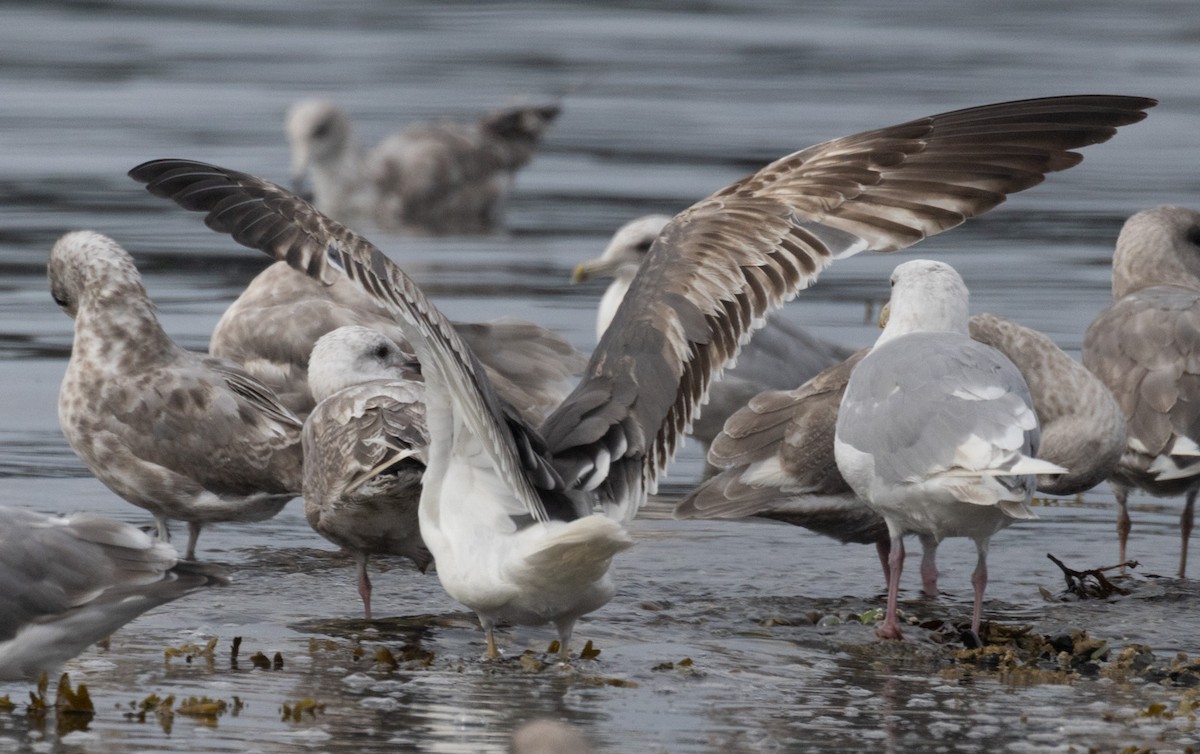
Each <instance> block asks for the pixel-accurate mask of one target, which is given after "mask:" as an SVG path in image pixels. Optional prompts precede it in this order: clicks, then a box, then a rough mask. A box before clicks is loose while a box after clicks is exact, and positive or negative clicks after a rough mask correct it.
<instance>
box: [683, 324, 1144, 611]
mask: <svg viewBox="0 0 1200 754" xmlns="http://www.w3.org/2000/svg"><path fill="white" fill-rule="evenodd" d="M970 335H971V337H972V338H973V339H974V340H977V341H979V342H981V343H986V344H987V345H990V346H992V347H993V348H995V349H997V350H998V351H1000V352H1002V353H1003V354H1004V355H1005V356H1007V357H1008V358H1009V359H1010V360H1011V361H1012V362H1013V363H1014V364H1015V365H1016V366H1017V368H1018V369H1019V370H1020V371H1021V375H1022V376H1023V377H1024V378H1025V381H1026V383H1027V384H1028V386H1029V392H1030V394H1031V395H1032V397H1033V404H1034V410H1035V412H1036V414H1037V417H1038V423H1039V425H1040V427H1041V444H1040V446H1039V448H1038V457H1039V458H1041V459H1043V460H1046V461H1050V462H1051V463H1054V464H1056V465H1058V466H1063V467H1065V468H1066V469H1067V470H1066V472H1065V473H1062V474H1047V475H1042V476H1039V477H1038V490H1039V491H1041V492H1046V493H1050V494H1056V495H1073V494H1076V493H1079V492H1082V491H1084V490H1087V489H1090V488H1092V487H1093V486H1095V485H1096V484H1098V483H1099V482H1100V481H1102V480H1103V479H1105V478H1107V477H1108V476H1109V474H1111V473H1112V470H1113V468H1114V467H1115V466H1116V463H1117V461H1118V459H1119V458H1120V455H1121V451H1122V449H1123V448H1124V446H1125V422H1124V419H1123V418H1122V416H1121V409H1120V407H1119V406H1118V405H1117V403H1116V400H1115V399H1114V398H1113V396H1112V394H1111V393H1110V392H1109V390H1108V388H1106V387H1105V386H1104V384H1103V383H1101V382H1100V381H1099V380H1098V379H1097V378H1096V377H1095V376H1094V375H1092V373H1091V372H1089V371H1088V370H1087V369H1085V368H1084V367H1083V366H1082V365H1081V364H1080V363H1079V362H1077V361H1075V360H1074V359H1072V358H1071V357H1070V356H1068V355H1067V354H1066V353H1064V352H1063V351H1062V350H1061V349H1060V348H1058V346H1056V345H1055V344H1054V342H1053V341H1052V340H1050V339H1049V338H1047V337H1046V336H1045V335H1043V334H1041V333H1039V332H1037V331H1036V330H1032V329H1030V328H1028V327H1024V326H1022V325H1019V324H1017V323H1016V322H1013V321H1012V320H1009V319H1006V318H1004V317H999V316H996V315H994V314H976V315H974V316H973V317H971V319H970ZM868 350H869V349H864V350H862V351H859V352H858V353H856V354H854V356H852V357H851V358H850V359H847V360H846V361H844V362H842V363H841V364H839V365H837V366H834V367H830V368H829V369H826V370H825V371H823V372H821V373H820V374H819V375H817V376H816V377H814V378H813V379H811V380H809V381H808V382H806V383H805V384H803V385H801V386H800V387H798V388H796V389H795V390H787V391H783V390H773V391H767V392H764V393H760V394H759V395H757V396H755V397H754V399H753V400H751V401H750V402H749V404H748V405H747V406H746V407H745V408H743V409H741V410H740V411H738V412H737V413H735V414H734V415H733V416H732V417H731V418H730V419H729V420H728V421H727V422H726V423H725V428H724V430H723V431H722V432H721V434H719V435H718V436H717V438H716V440H715V441H714V442H713V444H712V447H711V448H710V449H709V452H708V462H709V463H710V464H712V465H713V466H714V467H716V468H719V469H721V470H722V471H721V472H720V473H719V474H717V475H716V476H714V477H713V478H712V479H709V480H708V481H706V482H705V483H704V484H701V485H700V486H698V487H697V488H696V489H695V490H693V491H692V492H691V493H689V494H688V495H687V497H685V498H684V499H683V500H682V501H680V503H679V504H678V505H677V506H676V508H675V516H676V518H710V519H711V518H724V519H729V518H744V517H747V516H759V517H762V518H769V519H774V520H778V521H784V522H787V523H790V524H794V525H796V526H803V527H805V528H808V529H810V530H812V531H815V532H818V533H820V534H824V535H826V536H829V537H833V538H835V539H837V540H839V541H841V542H843V543H845V542H855V543H861V544H872V543H873V544H875V546H876V548H877V550H878V552H879V556H880V560H881V562H882V563H883V571H884V579H885V580H886V579H887V576H888V567H887V554H888V551H889V547H890V545H889V537H888V533H887V526H886V524H885V523H884V521H883V518H882V517H881V516H880V515H879V514H877V513H875V512H874V511H873V510H872V509H871V508H870V507H869V506H868V505H867V504H866V503H864V502H863V501H862V500H861V499H860V498H859V497H858V496H857V495H855V494H854V491H853V490H851V489H850V486H849V485H848V484H847V483H846V480H845V479H844V478H843V477H842V475H841V474H840V473H839V472H838V470H837V463H836V461H835V459H834V451H833V436H834V428H835V425H836V423H837V414H838V409H839V407H840V405H841V402H842V395H843V393H844V392H845V389H846V383H847V381H848V380H849V378H850V373H851V371H852V370H853V368H854V367H855V366H856V365H857V364H858V362H859V361H861V360H862V357H863V356H865V355H866V354H867V352H868ZM921 541H922V547H923V549H924V557H923V558H922V560H921V583H922V591H924V592H925V593H926V594H928V595H935V594H937V568H936V563H935V552H936V548H937V541H936V540H935V539H934V538H933V537H932V536H929V535H922V536H921Z"/></svg>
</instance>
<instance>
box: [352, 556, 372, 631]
mask: <svg viewBox="0 0 1200 754" xmlns="http://www.w3.org/2000/svg"><path fill="white" fill-rule="evenodd" d="M354 559H355V560H356V561H358V596H359V597H362V603H363V615H364V616H365V617H366V620H367V622H368V623H370V622H371V577H370V576H368V575H367V556H366V555H359V556H356V557H355V558H354Z"/></svg>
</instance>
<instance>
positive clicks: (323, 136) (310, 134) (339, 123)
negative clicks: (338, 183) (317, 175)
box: [284, 99, 352, 187]
mask: <svg viewBox="0 0 1200 754" xmlns="http://www.w3.org/2000/svg"><path fill="white" fill-rule="evenodd" d="M284 133H285V134H286V135H287V140H288V144H289V145H290V146H291V149H292V167H291V171H292V182H293V184H295V185H296V186H298V187H299V186H301V185H302V184H303V182H304V179H305V177H306V176H307V175H308V171H309V169H310V168H311V167H312V165H314V164H317V165H327V164H337V163H338V162H339V161H340V160H341V159H342V158H343V155H345V154H346V153H347V152H348V151H349V150H350V149H351V148H352V142H351V133H350V121H349V120H348V119H347V118H346V114H345V113H344V112H343V111H342V109H341V108H340V107H338V106H337V105H335V104H333V103H332V102H329V101H328V100H322V99H303V100H300V101H299V102H296V103H295V104H293V105H292V106H291V107H290V108H288V111H287V115H286V116H285V118H284Z"/></svg>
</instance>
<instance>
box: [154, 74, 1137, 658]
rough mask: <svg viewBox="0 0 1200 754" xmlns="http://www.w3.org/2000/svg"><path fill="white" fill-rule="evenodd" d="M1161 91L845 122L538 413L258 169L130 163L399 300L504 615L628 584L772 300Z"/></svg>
mask: <svg viewBox="0 0 1200 754" xmlns="http://www.w3.org/2000/svg"><path fill="white" fill-rule="evenodd" d="M1152 104H1154V103H1153V101H1152V100H1148V99H1143V98H1131V97H1116V96H1111V97H1110V96H1081V97H1064V98H1050V99H1042V100H1028V101H1023V102H1016V103H1003V104H998V105H988V106H984V107H979V108H972V109H969V110H962V111H957V112H954V113H947V114H943V115H935V116H931V117H928V118H922V119H919V120H915V121H910V122H907V123H903V124H900V125H897V126H892V127H889V128H884V129H880V130H877V131H869V132H866V133H863V134H858V135H855V136H850V137H845V138H841V139H835V140H833V141H830V142H826V143H824V144H820V145H817V146H815V147H811V148H809V149H807V150H804V151H801V152H797V153H795V154H793V155H790V156H788V157H784V158H783V159H781V160H778V161H776V162H774V163H771V164H770V165H768V166H767V167H765V168H763V169H762V170H760V171H759V172H757V173H755V174H753V175H751V176H749V177H748V178H746V179H744V180H742V181H739V182H737V183H735V184H733V185H732V186H730V187H728V188H726V189H723V190H722V191H720V192H718V193H717V194H714V195H713V196H712V197H709V198H708V199H704V200H702V201H700V202H698V203H697V204H695V205H693V206H692V207H691V208H689V209H687V210H685V211H684V212H682V213H681V214H679V215H678V216H676V218H675V219H674V220H672V221H671V223H670V224H669V225H668V226H667V228H666V229H664V230H663V232H662V234H660V235H659V237H658V239H657V240H656V241H655V242H654V245H653V247H652V248H651V250H650V255H649V257H648V258H647V260H646V261H645V263H643V265H642V268H641V270H640V271H639V272H638V276H637V278H636V279H635V280H634V283H633V285H632V286H631V288H630V290H629V293H628V295H627V296H626V297H625V300H624V301H623V302H622V303H621V306H620V308H619V309H618V311H617V314H616V317H615V318H614V320H613V324H612V326H611V327H609V329H608V330H607V331H606V332H605V334H604V337H602V338H601V339H600V343H599V344H598V345H597V347H596V350H595V351H594V352H593V353H592V357H591V360H590V362H589V364H588V368H587V370H586V371H585V374H584V377H583V380H582V381H581V382H580V384H579V385H578V386H577V387H576V388H575V390H574V391H573V392H572V393H571V395H569V396H568V397H567V399H566V400H565V401H564V402H563V404H562V405H561V406H560V407H559V408H558V409H557V410H556V411H554V413H552V414H551V415H550V416H549V417H548V418H547V419H546V421H545V422H544V423H543V424H542V426H541V428H540V430H535V429H533V428H531V427H529V426H528V425H526V424H524V423H522V422H520V421H519V420H518V419H517V418H516V417H514V416H512V415H510V414H507V413H506V412H504V411H503V410H502V408H501V406H500V402H499V401H498V399H497V398H496V395H495V392H494V390H493V389H492V387H491V384H490V382H489V380H488V379H487V378H486V376H485V375H483V373H482V370H481V369H480V368H479V366H478V361H477V360H476V358H475V357H474V355H473V354H472V353H471V352H470V350H469V349H468V348H467V347H466V346H464V345H463V343H462V341H461V339H460V338H459V337H458V336H457V334H456V333H455V331H454V329H453V328H452V327H451V326H450V324H449V322H447V321H446V320H445V318H444V317H443V316H442V315H441V314H440V313H439V312H438V311H437V309H436V308H435V307H434V306H433V305H432V304H431V303H430V302H429V301H428V299H426V297H425V296H424V294H423V293H422V292H421V291H420V289H419V288H418V287H417V286H416V285H415V284H414V283H413V282H412V280H410V279H409V278H408V277H407V276H405V275H404V273H403V272H402V271H401V270H400V269H399V268H398V267H396V266H395V265H394V264H393V263H392V262H391V261H390V260H388V258H387V257H386V256H385V255H384V254H383V253H382V252H380V251H379V250H378V249H376V248H374V247H373V246H372V245H371V244H370V243H369V242H368V241H366V240H365V239H363V238H362V237H361V236H359V235H357V234H355V233H354V232H353V231H350V230H348V229H346V228H345V227H343V226H341V225H340V224H338V223H336V222H332V221H330V220H329V219H328V218H325V217H324V216H322V215H321V214H319V213H317V212H316V211H314V210H313V209H312V208H311V207H309V205H308V204H307V203H306V202H304V201H303V200H301V199H299V198H298V197H295V196H292V195H290V194H289V193H288V192H286V191H284V190H283V189H280V188H279V187H277V186H275V185H273V184H270V183H268V182H266V181H263V180H261V179H258V178H255V177H253V176H250V175H247V174H244V173H239V172H236V171H232V170H226V169H223V168H217V167H213V166H211V165H204V164H203V163H197V162H193V161H189V160H176V159H168V160H155V161H152V162H148V163H145V164H143V165H140V166H138V167H136V168H134V169H133V170H132V171H130V175H131V176H132V177H133V178H134V179H136V180H139V181H142V182H144V183H146V184H147V188H148V189H149V190H150V191H151V192H152V193H154V194H156V195H159V196H164V197H168V198H171V199H173V200H174V201H176V202H178V203H179V204H180V205H181V206H183V207H185V208H187V209H191V210H196V211H202V212H205V213H206V219H205V221H206V223H207V224H208V225H209V227H211V228H213V229H214V230H217V231H219V232H226V233H230V234H231V235H232V236H233V237H234V239H236V240H238V241H239V242H241V243H243V244H246V245H247V246H251V247H253V248H258V249H261V250H263V251H265V252H267V253H268V254H270V255H272V256H274V257H275V258H277V259H286V260H288V261H289V263H290V264H292V265H294V266H295V267H297V268H298V269H303V270H305V271H306V272H307V273H308V274H310V275H312V276H313V277H315V278H318V279H321V280H323V281H333V280H336V279H338V277H339V276H341V275H347V276H349V277H350V278H351V279H353V280H355V281H356V282H358V283H359V284H360V285H362V286H363V287H364V288H365V289H366V290H368V291H369V292H371V293H372V294H373V295H376V296H378V297H379V298H380V299H381V300H382V301H385V302H386V303H387V304H388V306H389V308H393V307H394V308H393V311H395V312H396V314H397V317H398V321H399V322H401V323H402V326H403V328H404V332H405V335H407V336H408V339H409V342H410V343H412V344H413V346H414V347H415V349H416V351H417V357H418V359H420V361H421V368H422V373H423V375H424V378H425V389H426V416H427V420H428V422H429V435H430V441H431V444H430V449H429V463H428V467H427V470H426V473H425V479H424V487H423V490H422V493H421V503H420V520H421V534H422V536H423V537H424V539H425V543H426V545H427V546H428V547H429V549H430V552H431V553H432V554H433V556H434V558H435V559H436V561H437V564H438V565H437V571H438V576H439V577H440V579H441V582H442V584H443V586H444V587H445V588H446V590H447V592H448V593H449V594H450V595H451V596H452V597H454V598H455V599H457V600H459V601H460V602H462V603H463V604H464V605H467V606H468V607H470V608H472V609H474V610H475V611H476V613H477V614H478V615H479V617H480V620H481V622H482V623H483V626H484V629H485V630H486V632H487V634H488V637H489V654H491V655H494V654H495V643H494V640H493V639H492V636H491V635H492V629H493V627H494V625H495V624H496V622H497V621H509V622H513V623H518V624H540V623H546V622H552V623H554V624H555V626H556V628H557V629H558V632H559V637H560V640H561V646H562V651H563V654H564V656H566V652H567V646H568V641H569V639H570V636H571V631H572V628H573V626H574V624H575V621H576V620H577V619H578V618H579V617H580V616H582V615H585V614H587V613H589V612H591V611H592V610H595V609H597V608H599V607H600V606H602V605H603V604H605V603H606V602H607V601H608V600H609V599H610V598H611V597H612V594H613V591H614V587H613V583H612V579H611V576H610V575H609V565H610V562H611V559H612V557H613V556H614V555H615V554H616V553H617V552H619V551H621V550H622V549H625V548H626V547H628V546H629V545H630V543H631V541H630V539H629V536H628V534H627V533H626V531H625V528H624V524H625V523H626V522H628V521H629V520H630V519H631V518H632V517H633V515H634V514H635V513H636V512H637V510H638V508H639V507H640V506H641V505H642V503H643V502H644V501H645V499H646V496H647V494H648V493H649V492H650V491H651V490H652V489H653V488H654V486H655V483H656V480H657V478H658V475H659V473H660V472H661V471H662V470H663V468H664V467H665V466H666V464H667V461H668V459H669V458H670V457H671V455H672V453H673V452H674V450H675V448H676V447H677V445H678V443H679V442H680V441H681V439H682V436H683V434H684V433H685V432H686V431H687V427H688V425H689V424H690V422H691V419H692V416H693V414H694V413H695V410H696V408H697V406H698V405H699V404H700V402H701V401H702V400H703V398H704V396H705V394H706V393H707V390H708V385H709V382H710V380H711V379H712V377H713V375H714V374H715V373H717V372H719V370H720V368H721V366H722V365H724V364H725V363H726V362H727V361H728V360H730V359H731V358H732V357H734V356H735V355H736V353H737V349H738V346H739V344H740V342H741V340H742V338H743V337H744V336H746V335H747V334H748V333H749V332H750V331H751V330H752V329H753V328H754V327H755V326H756V325H757V324H759V323H760V322H761V320H762V318H763V317H764V316H765V315H766V314H767V312H768V311H769V310H770V309H772V308H775V307H778V306H780V305H781V304H782V303H783V301H785V300H786V299H789V298H791V297H792V296H794V295H795V294H796V293H797V292H798V291H799V290H801V289H802V288H804V287H806V286H808V285H811V284H812V282H813V281H814V280H815V279H816V277H817V275H818V273H819V272H820V271H821V270H822V269H824V268H825V267H827V266H828V265H829V264H830V263H831V262H832V260H833V259H835V258H837V257H843V256H848V255H851V254H854V253H856V252H859V251H864V250H875V251H895V250H898V249H901V248H905V247H907V246H910V245H912V244H914V243H916V242H917V241H920V240H921V239H922V238H924V237H926V236H928V235H932V234H935V233H939V232H942V231H944V230H947V229H949V228H952V227H954V226H956V225H958V224H960V223H962V222H963V221H964V220H965V219H966V218H968V217H970V216H974V215H977V214H980V213H982V212H985V211H987V210H988V209H991V208H992V207H994V206H995V205H997V204H999V203H1000V202H1001V201H1003V199H1004V197H1005V195H1007V194H1008V193H1012V192H1014V191H1018V190H1022V189H1025V188H1028V187H1030V186H1032V185H1035V184H1037V183H1039V182H1040V181H1041V180H1042V179H1043V174H1044V173H1045V172H1047V171H1051V170H1061V169H1065V168H1068V167H1071V166H1073V165H1075V164H1077V163H1078V162H1079V160H1080V156H1079V155H1078V154H1077V153H1075V152H1071V151H1069V150H1070V149H1072V148H1074V147H1079V146H1084V145H1087V144H1094V143H1098V142H1102V141H1105V140H1107V139H1108V138H1111V136H1112V135H1113V134H1114V133H1115V130H1116V128H1117V127H1118V126H1121V125H1125V124H1128V123H1133V122H1136V121H1139V120H1141V119H1142V118H1143V117H1145V114H1144V112H1142V111H1143V109H1144V108H1146V107H1149V106H1151V105H1152Z"/></svg>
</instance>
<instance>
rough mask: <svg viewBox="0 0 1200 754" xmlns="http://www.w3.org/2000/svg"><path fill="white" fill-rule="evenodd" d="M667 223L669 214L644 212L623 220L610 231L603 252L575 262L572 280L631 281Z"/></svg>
mask: <svg viewBox="0 0 1200 754" xmlns="http://www.w3.org/2000/svg"><path fill="white" fill-rule="evenodd" d="M669 222H671V216H670V215H643V216H642V217H639V218H636V219H634V220H630V221H629V222H627V223H625V224H624V225H622V226H621V227H620V228H618V229H617V232H616V233H614V234H613V237H612V240H610V241H609V242H608V246H606V247H605V248H604V253H603V254H601V255H600V256H598V257H596V258H595V259H589V260H588V261H586V262H580V263H579V264H578V265H576V267H575V271H574V272H573V273H572V274H571V282H572V283H582V282H583V281H584V280H588V279H590V278H593V277H613V278H617V279H618V280H626V281H630V280H633V276H634V275H635V274H637V271H638V267H640V266H641V265H642V260H643V259H645V258H646V254H648V253H649V252H650V247H651V246H653V245H654V239H656V238H658V234H659V233H662V230H663V228H665V227H667V223H669Z"/></svg>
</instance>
